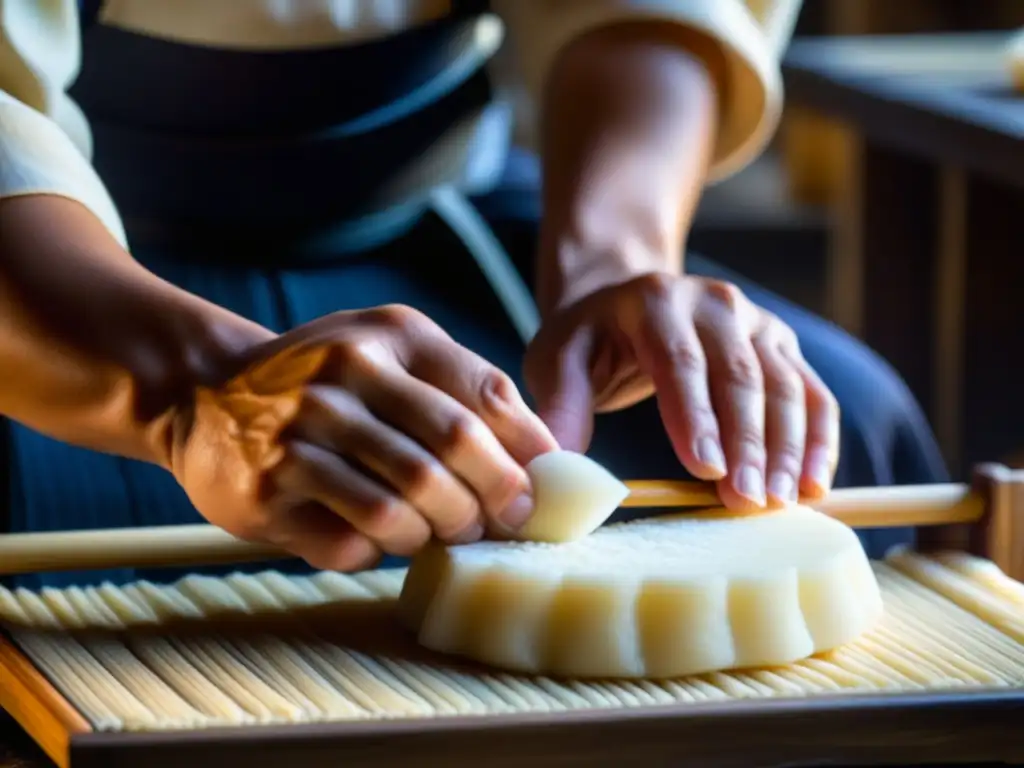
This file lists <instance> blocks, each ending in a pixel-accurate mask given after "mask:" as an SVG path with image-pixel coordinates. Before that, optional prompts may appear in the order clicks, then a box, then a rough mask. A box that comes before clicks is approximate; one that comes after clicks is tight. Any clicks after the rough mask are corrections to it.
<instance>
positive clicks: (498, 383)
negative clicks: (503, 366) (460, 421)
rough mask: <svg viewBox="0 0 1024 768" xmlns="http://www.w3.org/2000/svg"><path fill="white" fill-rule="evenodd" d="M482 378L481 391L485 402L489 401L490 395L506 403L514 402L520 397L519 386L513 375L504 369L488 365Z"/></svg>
mask: <svg viewBox="0 0 1024 768" xmlns="http://www.w3.org/2000/svg"><path fill="white" fill-rule="evenodd" d="M480 378H481V381H480V392H481V394H483V395H484V396H485V399H484V402H487V398H488V397H494V398H497V399H498V400H499V401H501V402H504V403H512V402H515V401H516V400H518V399H519V388H518V387H517V386H516V384H515V382H514V381H512V377H511V376H509V375H508V374H507V373H505V372H504V371H501V370H499V369H497V368H494V367H493V366H490V365H488V366H487V367H486V368H485V369H484V371H483V373H482V375H481V377H480Z"/></svg>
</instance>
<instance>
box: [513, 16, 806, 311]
mask: <svg viewBox="0 0 1024 768" xmlns="http://www.w3.org/2000/svg"><path fill="white" fill-rule="evenodd" d="M494 5H495V8H496V9H497V10H498V11H499V12H500V13H501V14H502V15H503V16H504V17H505V19H506V20H507V22H508V25H509V28H510V32H511V37H512V42H513V48H514V49H515V50H516V51H517V53H518V62H517V63H518V65H519V70H520V72H521V74H522V75H523V78H524V81H525V83H526V85H527V87H528V89H529V90H530V91H532V92H533V94H534V97H535V99H534V100H535V101H536V103H537V104H538V105H539V107H540V109H539V110H538V111H539V115H538V118H537V120H536V131H535V134H536V136H535V138H536V141H537V143H538V144H539V145H540V146H541V148H542V152H543V155H544V180H545V201H544V202H545V220H544V225H543V232H542V242H541V248H540V252H539V256H540V264H539V271H538V275H539V278H538V279H539V286H538V288H539V295H538V300H539V302H540V305H541V310H542V311H547V310H550V309H551V308H552V306H554V305H555V304H560V303H565V302H567V301H572V300H573V299H574V298H575V297H578V295H581V294H586V293H589V292H590V291H592V290H593V289H595V288H596V287H599V286H601V285H603V284H605V283H607V282H610V281H616V280H620V279H622V278H623V277H624V276H628V275H636V274H642V273H645V272H650V271H662V272H678V271H679V270H681V269H682V261H681V260H682V253H683V246H684V243H685V239H686V236H687V234H688V231H689V227H690V221H691V219H692V216H693V213H694V211H695V210H696V207H697V203H698V201H699V199H700V195H701V193H702V191H703V189H704V187H705V186H706V185H707V184H708V183H711V182H714V181H716V180H718V179H721V178H724V177H726V176H729V175H731V174H733V173H735V172H736V171H738V170H740V169H741V168H742V167H744V166H745V165H746V164H748V163H749V162H750V161H751V160H753V159H754V158H756V157H757V156H758V155H759V154H760V152H761V151H762V150H763V148H764V147H765V145H766V144H767V143H768V141H769V140H770V139H771V137H772V135H773V133H774V131H775V127H776V125H777V123H778V119H779V115H780V112H781V106H782V85H781V77H780V73H779V57H780V55H781V53H782V51H783V50H784V49H785V47H786V44H787V43H788V40H789V38H790V36H791V35H792V30H793V26H794V24H795V21H796V17H797V14H798V11H799V9H800V5H801V2H800V0H746V2H744V1H743V0H686V2H683V1H682V0H495V3H494ZM567 289H568V290H570V291H571V294H572V295H570V294H569V293H566V291H567Z"/></svg>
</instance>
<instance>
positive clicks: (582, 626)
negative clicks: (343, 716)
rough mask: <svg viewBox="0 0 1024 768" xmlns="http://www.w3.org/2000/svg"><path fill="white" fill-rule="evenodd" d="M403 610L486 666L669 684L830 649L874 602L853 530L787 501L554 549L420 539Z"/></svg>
mask: <svg viewBox="0 0 1024 768" xmlns="http://www.w3.org/2000/svg"><path fill="white" fill-rule="evenodd" d="M399 610H400V612H401V615H402V617H403V620H404V621H405V622H406V623H407V624H408V626H410V627H411V628H412V630H413V631H414V632H415V633H416V635H417V638H418V640H419V643H420V644H421V645H423V646H425V647H426V648H429V649H432V650H434V651H440V652H443V653H447V654H455V655H459V656H463V657H466V658H469V659H473V660H476V661H479V662H483V663H486V664H489V665H492V666H496V667H500V668H504V669H508V670H516V671H521V672H529V673H538V674H544V675H558V676H570V677H588V678H594V677H598V678H601V677H626V678H639V677H652V678H665V677H678V676H682V675H689V674H696V673H704V672H711V671H715V670H723V669H733V668H740V667H762V666H772V665H779V664H786V663H790V662H794V661H797V660H799V659H803V658H806V657H808V656H811V655H813V654H815V653H817V652H820V651H825V650H828V649H831V648H835V647H837V646H840V645H843V644H845V643H848V642H850V641H852V640H854V639H856V638H857V637H858V636H860V635H861V634H862V633H864V632H865V631H866V630H868V629H870V628H871V627H872V626H874V625H875V623H876V622H877V621H878V620H879V619H880V617H881V614H882V600H881V593H880V590H879V586H878V583H877V581H876V579H875V575H874V572H873V571H872V568H871V565H870V563H869V561H868V559H867V557H866V555H865V553H864V549H863V548H862V546H861V544H860V541H859V540H858V539H857V536H856V535H855V534H854V532H853V531H852V530H851V529H850V528H849V527H847V526H846V525H844V524H842V523H840V522H838V521H837V520H834V519H832V518H829V517H827V516H825V515H823V514H821V513H819V512H816V511H814V510H812V509H809V508H807V507H801V506H795V507H791V508H788V509H785V510H782V511H778V512H767V513H763V514H757V515H738V514H733V513H730V512H727V511H725V510H713V511H707V512H701V513H690V514H682V515H673V516H670V517H661V518H657V519H648V520H641V521H636V522H630V523H623V524H618V525H610V526H606V527H604V528H599V529H598V530H596V531H595V532H593V533H592V534H591V535H589V536H586V537H584V538H581V539H578V540H576V541H573V542H569V543H563V544H547V543H538V542H491V541H486V542H478V543H475V544H470V545H466V546H458V547H449V548H445V547H443V546H441V545H432V546H430V547H428V548H427V549H425V550H423V551H422V552H421V553H420V554H419V555H418V556H417V557H416V558H415V559H414V561H413V564H412V567H411V568H410V570H409V573H408V576H407V578H406V581H405V585H404V588H403V590H402V594H401V598H400V601H399Z"/></svg>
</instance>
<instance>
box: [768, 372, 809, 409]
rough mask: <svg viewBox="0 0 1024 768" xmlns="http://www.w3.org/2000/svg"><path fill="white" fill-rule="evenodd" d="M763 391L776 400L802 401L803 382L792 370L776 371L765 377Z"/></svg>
mask: <svg viewBox="0 0 1024 768" xmlns="http://www.w3.org/2000/svg"><path fill="white" fill-rule="evenodd" d="M765 393H766V394H767V395H768V396H769V397H771V398H773V399H776V400H786V401H792V402H796V401H802V400H803V397H804V383H803V380H802V379H801V378H800V377H799V376H797V375H796V373H794V372H793V371H789V370H784V371H777V372H775V373H773V374H772V375H771V376H768V377H766V381H765Z"/></svg>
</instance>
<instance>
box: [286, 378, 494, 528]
mask: <svg viewBox="0 0 1024 768" xmlns="http://www.w3.org/2000/svg"><path fill="white" fill-rule="evenodd" d="M292 433H293V434H294V435H295V436H296V437H298V438H300V439H302V440H304V441H306V442H310V443H313V444H314V445H317V446H319V447H321V448H324V449H327V450H329V451H331V452H333V453H335V454H337V455H339V456H341V457H342V458H343V459H345V460H346V461H348V462H349V463H351V464H352V465H353V466H356V467H359V468H362V469H365V470H366V471H368V472H369V473H370V475H371V477H374V478H376V479H378V480H380V481H381V482H382V483H383V484H384V485H385V486H386V487H387V488H388V489H390V490H392V491H393V492H394V493H395V495H397V496H399V497H401V498H403V499H405V500H406V501H407V502H408V503H409V504H411V505H412V506H413V507H414V508H415V509H416V510H417V511H418V512H419V513H420V515H422V516H423V517H424V518H425V519H426V520H427V522H428V523H429V524H430V526H431V529H432V530H433V532H434V535H436V536H437V537H438V538H439V539H441V540H443V541H445V542H447V543H449V544H467V543H470V542H473V541H477V540H478V539H480V538H481V537H482V536H483V534H484V524H483V517H482V513H481V508H480V504H479V502H478V501H477V498H476V495H475V494H474V493H473V491H472V490H470V489H469V488H468V487H467V486H466V485H465V484H464V483H463V482H462V481H461V480H459V479H458V478H457V477H456V476H455V475H454V474H452V472H450V471H449V470H448V468H447V467H446V466H445V465H444V464H443V463H441V461H439V460H438V459H437V458H436V457H435V456H434V455H432V454H431V453H430V452H429V451H428V450H427V449H426V448H424V447H423V446H421V445H420V444H419V443H417V442H416V441H415V440H413V439H412V438H410V437H409V436H407V435H405V434H403V433H402V432H400V431H399V430H397V429H395V428H394V427H391V426H389V425H388V424H385V423H384V422H382V421H380V420H379V419H378V418H377V417H376V416H374V415H373V414H372V413H370V411H369V410H368V409H367V408H366V407H365V406H364V405H363V404H362V403H361V402H359V401H358V400H356V399H355V398H354V397H353V396H352V395H351V394H349V393H347V392H345V391H344V390H341V389H339V388H337V387H326V386H316V387H310V388H309V390H308V391H307V396H306V400H305V402H304V403H303V408H302V410H301V412H300V414H299V416H298V419H297V420H296V423H295V425H294V427H293V429H292Z"/></svg>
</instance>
